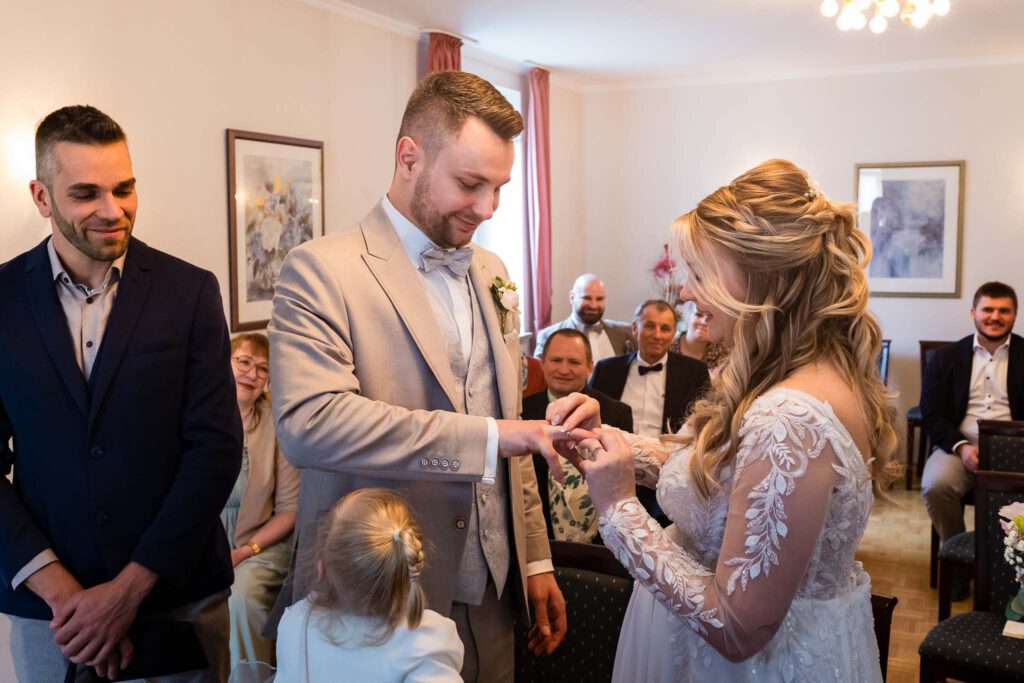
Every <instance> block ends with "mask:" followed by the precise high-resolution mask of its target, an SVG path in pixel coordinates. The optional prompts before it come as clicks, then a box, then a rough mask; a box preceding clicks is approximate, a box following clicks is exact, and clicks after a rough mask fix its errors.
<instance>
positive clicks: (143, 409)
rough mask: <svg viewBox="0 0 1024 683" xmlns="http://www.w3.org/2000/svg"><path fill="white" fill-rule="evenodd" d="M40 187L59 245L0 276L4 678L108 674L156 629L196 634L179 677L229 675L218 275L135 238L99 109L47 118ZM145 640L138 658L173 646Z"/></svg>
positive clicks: (128, 189)
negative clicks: (73, 669) (165, 625)
mask: <svg viewBox="0 0 1024 683" xmlns="http://www.w3.org/2000/svg"><path fill="white" fill-rule="evenodd" d="M36 175H37V179H36V180H34V181H32V183H31V185H30V189H31V192H32V198H33V200H34V201H35V203H36V206H37V208H38V210H39V213H40V214H41V215H42V216H43V217H44V218H47V219H49V221H50V225H51V228H52V233H53V234H52V236H51V237H48V238H47V239H45V240H44V241H43V242H42V243H41V244H39V245H38V246H36V247H35V248H33V249H31V250H29V251H28V252H25V253H24V254H21V255H19V256H17V257H15V258H14V259H12V260H11V261H9V262H7V263H5V264H3V265H2V266H0V320H3V324H2V325H0V612H4V613H6V614H8V615H10V616H11V652H12V655H13V660H14V670H15V672H16V674H17V677H18V680H19V681H21V682H22V683H24V682H26V681H31V682H33V683H35V682H36V681H39V682H43V681H45V682H46V683H52V681H57V680H63V679H64V675H65V672H66V670H67V668H68V660H69V659H70V660H71V661H72V662H74V663H76V664H77V665H79V666H78V672H77V675H78V676H79V678H81V677H83V676H84V675H86V674H88V673H89V671H88V667H94V668H95V669H96V671H97V672H98V673H99V674H100V675H106V676H109V677H113V676H114V675H116V674H117V673H118V672H119V671H120V670H123V669H125V668H126V667H129V666H130V665H131V663H132V661H133V658H134V656H135V654H136V650H135V646H136V645H140V643H141V642H143V641H140V642H138V643H137V642H133V638H136V640H139V639H140V638H142V635H141V634H142V633H143V632H144V631H148V632H149V633H153V631H154V629H153V627H152V624H143V623H142V622H143V621H145V620H147V619H150V618H155V619H162V620H174V621H178V622H188V623H191V624H192V627H193V629H194V631H195V634H196V636H197V637H198V640H199V646H200V647H201V650H199V648H197V647H196V643H195V639H192V642H191V645H192V646H193V647H192V650H193V652H194V653H197V654H198V659H199V661H201V660H202V658H203V656H204V655H205V658H206V660H207V662H208V665H209V666H208V667H207V668H206V669H205V670H202V671H192V672H189V674H188V675H187V676H184V677H181V676H179V677H175V678H174V680H175V681H182V680H189V681H197V682H198V681H203V682H204V683H205V682H206V681H210V682H213V681H223V679H224V678H226V675H227V659H226V653H227V630H228V622H227V612H228V609H227V603H226V599H227V594H228V592H229V588H230V586H231V581H232V572H231V560H230V554H229V553H230V551H229V547H228V543H227V539H226V537H225V534H224V531H223V527H222V526H221V524H220V520H219V513H220V511H221V509H222V508H223V506H224V503H225V501H226V500H227V497H228V495H229V493H230V491H231V488H232V486H233V484H234V482H235V479H236V478H237V476H238V471H239V466H240V462H241V448H242V431H241V423H240V419H239V414H238V409H237V407H236V403H235V390H234V383H233V381H232V374H231V369H230V366H229V349H228V334H227V329H226V326H225V324H224V314H223V309H222V304H221V299H220V294H219V290H218V286H217V281H216V279H215V278H214V276H213V275H212V274H211V273H209V272H206V271H203V270H200V269H198V268H196V267H194V266H191V265H189V264H187V263H185V262H183V261H180V260H178V259H176V258H173V257H171V256H168V255H166V254H163V253H161V252H159V251H156V250H155V249H151V248H149V247H147V246H146V245H145V244H143V243H142V242H139V241H138V240H136V239H133V238H132V237H131V232H132V227H133V224H134V221H135V213H136V209H137V207H138V199H137V195H136V192H135V177H134V175H133V173H132V164H131V157H130V155H129V153H128V146H127V142H126V138H125V134H124V131H123V130H122V129H121V127H120V126H118V124H117V123H116V122H114V121H113V120H112V119H111V118H110V117H108V116H107V115H106V114H103V113H102V112H100V111H98V110H97V109H94V108H92V107H83V106H74V107H65V108H63V109H59V110H57V111H55V112H53V113H52V114H50V115H48V116H47V117H46V118H45V119H43V121H42V122H41V123H40V124H39V128H38V129H37V131H36ZM12 437H13V448H12V447H11V445H10V440H11V439H12ZM12 469H13V473H14V477H13V482H11V481H8V479H7V478H6V476H5V475H8V474H10V473H11V471H12ZM137 618H138V619H137ZM51 620H52V621H51ZM133 626H134V627H136V628H134V629H133V630H132V631H131V632H129V628H131V627H133ZM154 640H155V641H156V642H155V643H149V641H148V640H145V641H144V642H147V643H149V644H148V645H147V647H148V648H150V651H149V652H147V653H146V655H147V656H146V657H142V654H143V652H142V649H141V645H140V650H139V651H138V654H139V655H140V661H138V662H137V664H142V663H143V661H142V660H145V661H148V662H153V656H154V655H156V654H159V653H158V652H156V651H154V650H157V651H158V650H159V649H160V647H161V646H163V647H169V646H168V645H166V640H167V639H162V640H161V639H154ZM186 640H187V638H186ZM154 644H155V648H153V647H150V646H151V645H154ZM170 647H173V646H170ZM163 654H164V655H167V656H168V658H169V659H170V660H171V661H176V662H182V661H184V660H185V655H186V653H184V652H181V651H178V650H177V649H176V650H174V651H171V652H169V653H163ZM188 668H194V667H188ZM145 674H146V672H145V671H143V672H140V675H145ZM148 680H164V679H163V678H150V679H148Z"/></svg>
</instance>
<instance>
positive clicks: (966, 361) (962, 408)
mask: <svg viewBox="0 0 1024 683" xmlns="http://www.w3.org/2000/svg"><path fill="white" fill-rule="evenodd" d="M956 355H957V363H956V365H955V366H954V368H953V399H954V401H956V411H957V415H959V416H960V419H962V418H963V416H964V415H966V414H967V402H968V400H969V399H970V394H971V371H972V369H973V368H974V335H971V336H970V337H967V338H966V339H962V340H961V341H960V342H959V347H958V348H957V354H956ZM1007 374H1009V373H1007Z"/></svg>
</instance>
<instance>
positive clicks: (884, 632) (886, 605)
mask: <svg viewBox="0 0 1024 683" xmlns="http://www.w3.org/2000/svg"><path fill="white" fill-rule="evenodd" d="M897 602H899V598H896V597H894V596H892V595H878V594H876V593H872V594H871V614H872V616H874V618H875V641H876V642H877V643H878V658H879V660H880V663H881V665H882V680H883V681H884V680H885V677H886V673H887V672H888V669H889V634H890V633H891V632H892V613H893V611H894V610H895V609H896V603H897Z"/></svg>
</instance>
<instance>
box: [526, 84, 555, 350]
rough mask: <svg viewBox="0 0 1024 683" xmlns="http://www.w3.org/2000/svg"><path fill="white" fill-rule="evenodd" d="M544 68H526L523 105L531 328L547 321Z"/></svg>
mask: <svg viewBox="0 0 1024 683" xmlns="http://www.w3.org/2000/svg"><path fill="white" fill-rule="evenodd" d="M548 76H549V74H548V72H547V71H546V70H544V69H539V68H534V69H530V97H529V100H528V101H527V107H526V140H525V142H526V151H525V153H524V155H523V156H524V158H525V160H526V230H527V247H526V252H527V253H526V269H527V271H526V272H527V273H531V274H532V277H531V278H530V282H529V285H530V290H529V297H530V301H529V303H530V313H532V322H533V331H534V332H536V331H538V330H541V329H543V328H545V327H547V326H548V325H550V324H551V152H550V148H551V145H550V142H549V136H550V131H549V124H548V121H549V116H548V100H549V97H548Z"/></svg>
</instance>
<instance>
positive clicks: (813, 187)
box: [804, 178, 818, 202]
mask: <svg viewBox="0 0 1024 683" xmlns="http://www.w3.org/2000/svg"><path fill="white" fill-rule="evenodd" d="M804 196H805V197H807V201H809V202H810V201H814V200H815V199H817V197H818V183H817V182H815V181H814V180H811V179H810V178H808V179H807V192H804Z"/></svg>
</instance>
